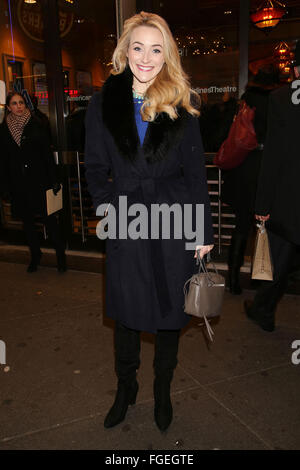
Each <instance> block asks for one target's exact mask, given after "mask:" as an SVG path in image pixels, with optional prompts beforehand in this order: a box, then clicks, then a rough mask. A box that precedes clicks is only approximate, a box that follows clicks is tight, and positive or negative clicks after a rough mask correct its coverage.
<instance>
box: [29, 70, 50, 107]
mask: <svg viewBox="0 0 300 470" xmlns="http://www.w3.org/2000/svg"><path fill="white" fill-rule="evenodd" d="M32 75H33V90H34V96H35V97H36V98H37V107H38V109H39V110H40V111H42V112H43V113H45V114H47V116H49V107H48V87H47V75H46V65H45V64H43V63H42V62H35V63H34V64H33V65H32Z"/></svg>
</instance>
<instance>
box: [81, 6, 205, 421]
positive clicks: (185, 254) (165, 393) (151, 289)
mask: <svg viewBox="0 0 300 470" xmlns="http://www.w3.org/2000/svg"><path fill="white" fill-rule="evenodd" d="M113 66H114V68H113V71H112V74H111V76H110V77H109V78H108V80H107V81H106V83H105V84H104V86H103V89H102V91H101V92H100V93H96V94H95V95H94V96H93V97H92V99H91V103H90V105H89V108H88V112H87V119H86V148H85V165H86V178H87V182H88V188H89V191H90V193H91V195H92V198H93V201H94V206H95V207H96V208H97V207H98V206H99V205H100V204H103V203H105V204H108V203H112V204H114V203H115V202H116V201H117V199H118V197H119V196H121V195H122V196H127V202H128V206H130V205H132V204H134V203H142V204H144V205H146V206H147V208H148V209H150V207H151V204H162V203H166V204H168V206H171V205H172V204H174V203H180V204H181V205H183V204H184V203H190V204H191V203H192V204H194V205H195V204H196V203H198V204H201V203H202V204H204V208H205V225H204V245H205V246H201V247H199V249H200V253H201V256H203V255H204V254H205V253H207V252H208V251H210V250H211V248H212V245H211V243H213V231H212V223H211V215H210V202H209V197H208V191H207V182H206V171H205V165H204V155H203V148H202V142H201V136H200V132H199V125H198V119H197V116H198V114H199V113H198V111H197V110H196V109H195V108H194V107H193V106H192V105H191V89H190V85H189V83H188V81H187V79H186V75H185V74H184V72H183V70H182V67H181V62H180V57H179V54H178V50H177V46H176V43H175V41H174V39H173V37H172V34H171V32H170V30H169V27H168V25H167V24H166V22H165V21H164V20H163V19H162V18H161V17H159V16H157V15H155V14H151V13H144V12H141V13H140V14H138V15H135V16H133V17H132V18H130V19H128V20H127V21H126V22H125V25H124V32H123V34H122V36H121V38H120V39H119V42H118V45H117V47H116V49H115V51H114V54H113ZM182 168H183V173H184V174H183V175H182ZM110 170H111V171H112V175H113V181H108V174H109V172H110ZM148 230H149V232H150V228H149V229H148ZM149 232H148V233H149ZM150 233H151V232H150ZM185 242H186V240H185V239H180V240H179V239H170V240H162V239H159V240H152V239H147V240H146V239H137V240H133V239H129V238H127V239H116V240H113V239H111V240H110V239H108V240H107V244H106V261H107V269H106V312H107V315H108V316H109V317H111V318H113V319H115V320H116V329H115V353H116V372H117V377H118V390H117V395H116V398H115V402H114V404H113V406H112V408H111V410H110V411H109V413H108V415H107V416H106V418H105V422H104V425H105V427H112V426H115V425H116V424H118V423H120V422H121V421H122V420H123V419H124V417H125V415H126V411H127V408H128V405H129V404H133V403H135V400H136V395H137V391H138V383H137V380H136V371H137V369H138V367H139V364H140V355H139V354H140V331H148V332H151V333H155V334H156V337H155V357H154V370H155V381H154V400H155V410H154V416H155V421H156V424H157V426H158V427H159V429H161V430H165V429H167V428H168V426H169V425H170V423H171V421H172V404H171V399H170V385H171V380H172V377H173V371H174V369H175V367H176V364H177V351H178V342H179V334H180V329H181V328H182V327H183V326H185V325H186V324H187V323H188V321H189V317H188V315H186V314H185V313H184V311H183V304H184V297H183V286H184V283H185V281H186V280H187V279H188V278H189V277H190V276H191V274H192V273H193V271H194V269H195V268H194V264H195V260H194V258H193V252H191V251H187V250H186V249H185Z"/></svg>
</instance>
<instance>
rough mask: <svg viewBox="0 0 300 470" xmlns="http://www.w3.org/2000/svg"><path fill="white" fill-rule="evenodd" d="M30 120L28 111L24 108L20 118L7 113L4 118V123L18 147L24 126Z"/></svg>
mask: <svg viewBox="0 0 300 470" xmlns="http://www.w3.org/2000/svg"><path fill="white" fill-rule="evenodd" d="M30 118H31V114H30V111H29V109H27V108H25V111H24V113H23V114H22V116H16V115H15V114H13V113H9V114H8V116H7V117H6V122H7V126H8V129H9V131H10V133H11V135H12V137H13V139H14V141H15V142H16V144H18V146H19V147H20V146H21V137H22V134H23V131H24V127H25V126H26V124H27V122H28V121H29V119H30Z"/></svg>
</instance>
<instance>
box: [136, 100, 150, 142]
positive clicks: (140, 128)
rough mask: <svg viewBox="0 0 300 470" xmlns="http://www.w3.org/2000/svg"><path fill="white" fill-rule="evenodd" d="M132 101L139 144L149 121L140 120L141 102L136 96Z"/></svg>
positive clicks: (142, 139) (142, 140)
mask: <svg viewBox="0 0 300 470" xmlns="http://www.w3.org/2000/svg"><path fill="white" fill-rule="evenodd" d="M133 103H134V115H135V122H136V127H137V130H138V134H139V138H140V142H141V145H143V142H144V138H145V135H146V131H147V127H148V124H149V123H148V122H147V121H143V120H142V116H141V113H140V110H141V107H142V105H143V102H142V101H141V100H139V99H137V98H133Z"/></svg>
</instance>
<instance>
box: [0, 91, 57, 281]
mask: <svg viewBox="0 0 300 470" xmlns="http://www.w3.org/2000/svg"><path fill="white" fill-rule="evenodd" d="M6 105H7V115H6V117H5V120H4V122H3V123H2V124H1V126H0V141H1V146H2V148H1V159H0V164H1V171H0V190H1V193H2V196H4V197H5V198H6V199H10V200H11V203H12V215H13V216H14V217H16V218H20V219H21V220H22V221H23V226H24V231H25V234H26V238H27V242H28V245H29V249H30V254H31V261H30V264H29V266H28V268H27V272H29V273H32V272H34V271H36V270H37V267H38V265H39V263H40V259H41V256H42V252H41V250H40V241H39V234H38V232H37V231H36V229H35V218H36V216H39V217H41V218H42V221H43V223H44V224H45V226H46V229H47V232H48V235H49V238H50V240H51V241H52V243H53V245H54V248H55V250H56V255H57V268H58V271H59V272H64V271H65V270H66V259H65V250H64V243H63V241H62V239H61V236H60V233H59V227H58V224H57V220H56V216H55V214H52V215H50V216H47V213H46V190H47V189H51V188H53V192H54V194H56V193H57V192H58V190H59V189H60V185H59V183H58V181H57V177H56V168H55V163H54V159H53V154H52V152H51V149H50V142H49V136H48V133H47V130H46V129H45V126H44V125H43V124H42V123H41V122H40V121H39V120H38V119H37V118H36V117H34V116H32V115H31V113H30V111H29V109H28V108H27V106H26V103H25V100H24V99H23V96H22V95H20V94H18V93H11V94H9V95H8V96H7V101H6Z"/></svg>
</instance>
